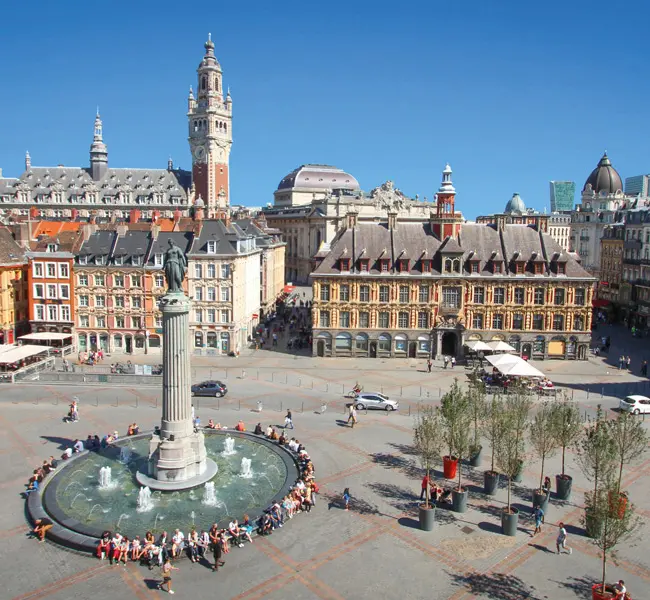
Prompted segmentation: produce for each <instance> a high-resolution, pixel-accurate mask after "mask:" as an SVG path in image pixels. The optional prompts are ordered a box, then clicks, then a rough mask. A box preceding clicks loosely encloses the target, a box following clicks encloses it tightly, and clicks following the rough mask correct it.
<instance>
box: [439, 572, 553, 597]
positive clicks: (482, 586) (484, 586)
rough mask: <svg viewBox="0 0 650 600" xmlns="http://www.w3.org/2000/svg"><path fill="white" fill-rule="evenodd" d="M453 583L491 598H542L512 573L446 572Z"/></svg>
mask: <svg viewBox="0 0 650 600" xmlns="http://www.w3.org/2000/svg"><path fill="white" fill-rule="evenodd" d="M448 574H449V575H450V576H451V578H452V579H453V580H454V584H455V585H457V586H460V587H464V588H467V589H468V590H469V593H470V594H473V595H475V596H478V597H479V598H492V599H493V600H523V599H528V600H543V599H544V598H548V596H538V595H537V593H536V590H535V588H534V587H533V586H530V585H528V584H527V583H525V582H524V581H522V580H521V579H519V577H516V576H515V575H513V574H512V573H509V574H504V573H470V574H465V575H461V574H458V573H448Z"/></svg>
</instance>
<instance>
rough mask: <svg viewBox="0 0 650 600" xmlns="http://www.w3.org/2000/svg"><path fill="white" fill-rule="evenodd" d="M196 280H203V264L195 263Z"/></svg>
mask: <svg viewBox="0 0 650 600" xmlns="http://www.w3.org/2000/svg"><path fill="white" fill-rule="evenodd" d="M194 278H195V279H203V265H202V264H201V263H194Z"/></svg>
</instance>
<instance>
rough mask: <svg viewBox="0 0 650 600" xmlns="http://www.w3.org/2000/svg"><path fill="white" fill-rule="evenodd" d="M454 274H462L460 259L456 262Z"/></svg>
mask: <svg viewBox="0 0 650 600" xmlns="http://www.w3.org/2000/svg"><path fill="white" fill-rule="evenodd" d="M454 273H460V259H459V258H457V259H455V260H454Z"/></svg>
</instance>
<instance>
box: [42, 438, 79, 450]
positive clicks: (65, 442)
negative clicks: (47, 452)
mask: <svg viewBox="0 0 650 600" xmlns="http://www.w3.org/2000/svg"><path fill="white" fill-rule="evenodd" d="M41 439H43V440H47V441H48V442H51V443H52V444H57V445H58V447H59V450H65V449H66V448H70V447H71V446H72V444H74V438H73V439H68V438H64V437H58V436H55V435H42V436H41Z"/></svg>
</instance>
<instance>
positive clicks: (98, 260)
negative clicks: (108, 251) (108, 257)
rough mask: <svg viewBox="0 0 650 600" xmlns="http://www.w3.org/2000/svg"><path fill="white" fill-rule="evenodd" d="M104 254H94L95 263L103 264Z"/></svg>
mask: <svg viewBox="0 0 650 600" xmlns="http://www.w3.org/2000/svg"><path fill="white" fill-rule="evenodd" d="M104 258H105V257H104V256H103V255H102V254H98V255H97V256H95V264H96V265H103V264H104Z"/></svg>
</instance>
